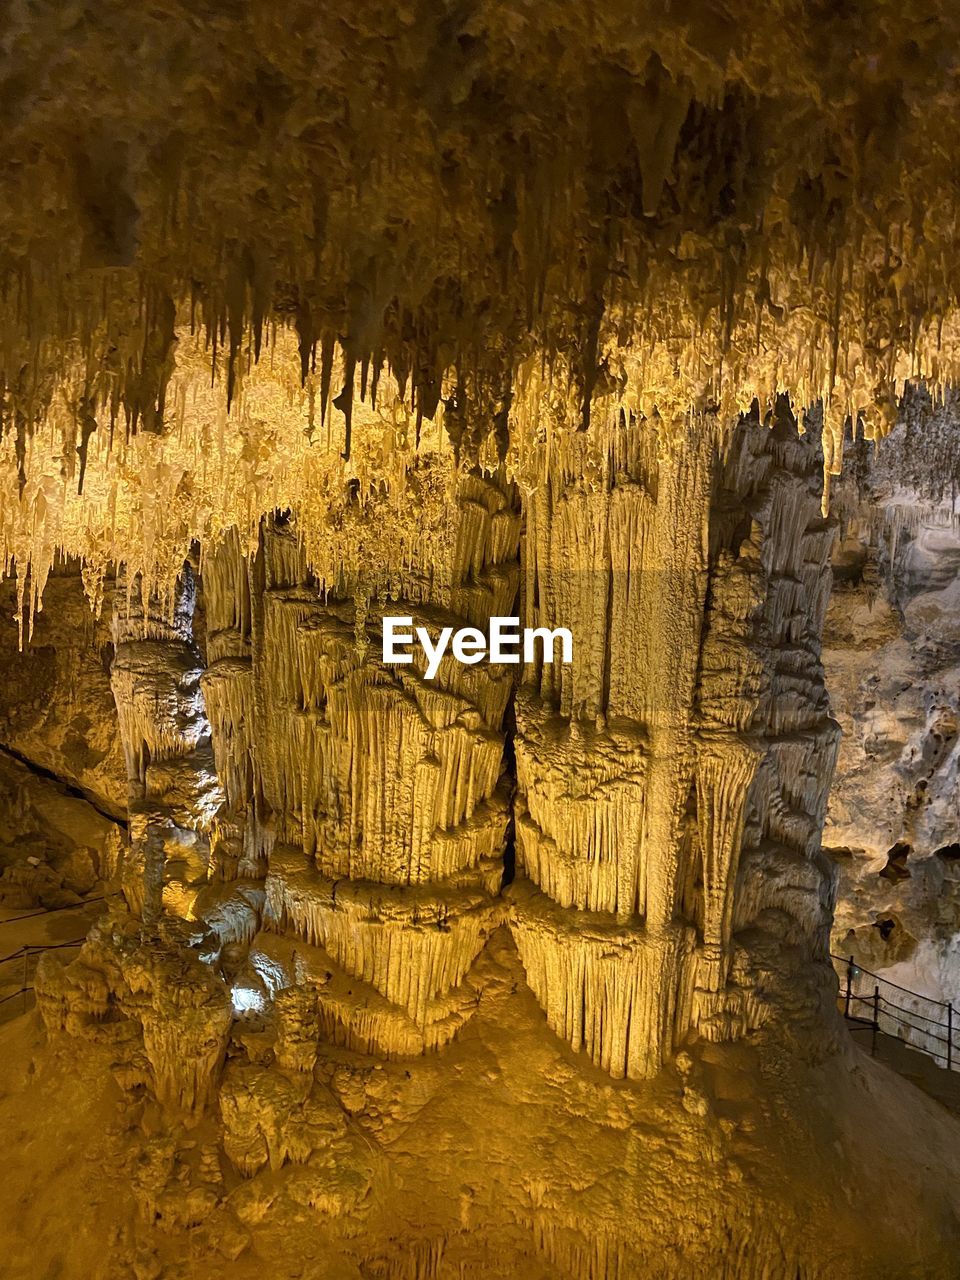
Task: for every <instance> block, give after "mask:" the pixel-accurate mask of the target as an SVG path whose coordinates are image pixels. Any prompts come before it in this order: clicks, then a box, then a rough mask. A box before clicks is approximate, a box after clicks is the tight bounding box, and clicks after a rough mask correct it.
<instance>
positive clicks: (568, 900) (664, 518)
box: [512, 406, 836, 1076]
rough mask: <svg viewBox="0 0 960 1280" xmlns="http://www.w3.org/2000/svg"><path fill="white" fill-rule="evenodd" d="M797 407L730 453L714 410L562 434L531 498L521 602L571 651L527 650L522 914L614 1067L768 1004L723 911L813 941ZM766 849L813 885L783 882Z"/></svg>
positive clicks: (520, 757) (808, 549) (551, 981)
mask: <svg viewBox="0 0 960 1280" xmlns="http://www.w3.org/2000/svg"><path fill="white" fill-rule="evenodd" d="M788 418H789V415H788V412H787V410H786V408H785V406H781V407H780V409H779V411H778V416H777V419H776V421H775V423H774V426H773V428H772V429H768V428H766V427H763V426H761V425H760V424H758V423H756V422H752V423H751V422H749V421H744V422H742V423H741V424H740V426H738V427H737V428H736V430H735V431H734V433H733V438H732V440H731V441H730V442H729V443H728V444H727V447H726V451H725V454H724V455H723V456H722V455H721V450H720V447H719V445H720V440H719V435H718V433H717V430H716V427H715V426H713V425H712V424H711V422H710V421H709V420H702V421H694V420H691V421H689V422H687V423H684V424H681V425H679V426H678V427H676V428H675V429H673V430H672V431H670V429H669V428H668V426H667V425H666V424H658V425H657V426H654V424H652V423H646V424H642V425H640V424H638V425H626V424H624V425H622V426H619V427H616V428H613V429H611V430H610V432H609V433H608V434H607V436H606V437H605V438H603V437H602V439H603V447H602V448H601V449H600V450H599V451H598V450H597V446H596V444H595V443H594V442H593V441H591V440H590V439H589V437H585V436H580V437H577V436H574V437H571V438H565V439H559V440H555V441H553V442H551V444H549V445H548V446H546V448H545V449H544V453H543V458H542V473H541V477H540V482H539V483H538V484H537V485H536V486H535V487H534V489H533V495H532V499H531V501H530V503H529V506H528V508H527V529H526V539H525V542H524V564H525V570H524V579H523V581H524V597H523V608H524V616H525V621H526V623H527V625H566V626H569V627H570V628H571V629H572V630H573V633H574V647H575V658H574V664H573V667H572V668H571V669H569V670H568V669H565V668H562V667H556V666H554V667H542V668H541V667H538V666H536V665H534V666H531V667H528V668H526V669H525V670H524V673H523V685H522V688H521V690H520V693H519V696H518V699H517V741H516V755H517V784H518V792H519V794H518V820H517V836H518V861H519V862H520V864H521V865H522V867H523V869H524V871H525V873H526V877H527V880H526V881H525V882H522V883H520V884H518V885H517V886H516V888H515V889H514V890H513V891H512V893H513V896H514V907H513V912H512V927H513V929H514V933H515V936H516V938H517V943H518V946H519V948H520V954H521V957H522V959H523V962H524V965H525V967H526V970H527V976H528V979H529V981H530V983H531V985H532V987H533V989H534V991H535V992H536V993H537V996H538V998H539V999H540V1001H541V1003H542V1004H543V1006H544V1008H545V1010H546V1013H547V1017H548V1019H549V1021H550V1023H551V1025H552V1026H553V1027H554V1029H555V1030H557V1031H558V1032H559V1033H560V1034H562V1035H564V1036H565V1037H566V1038H567V1039H568V1040H570V1042H571V1043H572V1044H573V1045H574V1046H575V1047H576V1048H584V1049H586V1050H587V1051H588V1052H589V1053H590V1054H591V1056H592V1057H593V1058H594V1060H595V1061H596V1062H598V1063H600V1064H601V1065H602V1066H604V1067H605V1068H606V1069H608V1070H609V1071H611V1072H612V1073H613V1074H614V1075H628V1076H643V1075H650V1074H653V1073H655V1072H656V1071H657V1070H658V1069H659V1067H660V1066H661V1064H662V1062H663V1060H664V1056H665V1054H666V1053H667V1052H669V1050H670V1049H671V1047H672V1046H673V1045H675V1044H676V1043H678V1042H679V1041H680V1040H682V1038H683V1036H684V1035H685V1034H686V1032H687V1030H688V1028H690V1027H692V1026H697V1027H699V1028H700V1030H701V1032H703V1033H704V1034H707V1035H708V1036H711V1037H715V1038H726V1037H729V1036H731V1035H734V1034H737V1033H738V1032H741V1031H743V1030H745V1029H746V1028H747V1026H748V1025H749V1024H750V1022H751V1020H752V1019H753V1018H754V1017H756V1016H758V1015H757V1013H756V1011H755V1010H752V1011H751V1012H750V1013H748V1012H747V1009H746V1004H745V1000H744V992H743V991H742V990H739V989H738V988H739V984H740V982H741V981H742V974H741V973H738V974H736V975H733V970H734V968H735V962H736V961H737V959H738V957H740V956H742V954H743V951H742V944H741V943H739V942H738V941H737V939H736V938H735V931H738V930H743V929H745V928H746V927H747V926H751V927H758V926H759V925H761V924H762V922H763V920H764V918H765V916H768V915H769V913H770V912H771V911H773V910H783V911H785V912H786V913H787V914H788V915H789V916H790V917H791V920H792V922H791V925H790V928H789V930H788V932H791V933H792V932H794V931H797V930H799V932H800V933H801V934H802V935H803V936H804V938H805V939H806V941H807V944H808V945H809V947H810V948H811V949H812V950H813V951H814V952H816V953H817V954H819V955H822V954H823V949H824V945H825V944H824V932H823V931H824V925H825V921H826V912H825V911H824V910H823V905H824V904H823V903H822V902H821V900H820V895H821V893H822V894H823V896H824V898H825V899H828V898H829V883H830V880H829V875H828V874H827V873H826V869H825V864H823V862H822V859H821V858H820V855H819V851H818V840H817V836H818V832H819V829H820V824H821V823H822V820H823V811H824V804H825V795H826V788H827V786H828V784H829V778H830V774H831V770H832V762H833V751H834V749H835V743H836V726H835V725H834V724H833V722H832V721H831V720H830V719H829V715H828V710H827V703H826V697H825V694H824V690H823V681H822V672H821V669H820V665H819V656H818V655H819V631H820V627H821V626H822V620H823V611H824V608H825V601H826V593H827V590H828V584H829V564H828V557H829V551H830V547H831V543H832V538H833V528H832V525H831V523H830V522H829V521H828V520H825V519H824V518H823V517H822V516H821V513H820V504H819V473H818V470H817V467H818V456H817V449H816V445H815V442H814V441H813V439H812V438H811V437H809V436H808V437H806V438H803V437H798V436H797V432H796V427H795V425H794V424H793V423H792V421H789V420H788ZM771 863H773V864H776V865H777V866H778V867H780V866H783V865H786V866H791V865H794V864H800V865H801V867H802V868H803V870H802V871H801V872H800V873H799V876H798V879H800V880H801V881H803V880H804V878H805V879H806V881H807V883H808V884H809V890H806V889H805V890H801V891H799V893H798V895H797V898H795V899H794V900H791V901H788V900H787V899H786V897H785V896H783V895H782V894H781V895H780V896H778V893H777V888H776V885H777V884H778V883H779V877H773V880H772V882H771V883H768V880H767V875H766V871H767V870H768V868H769V866H770V864H771ZM808 873H809V874H808ZM823 882H825V885H826V887H824V884H823ZM811 893H812V894H813V896H814V902H813V904H812V906H811V904H810V902H809V901H808V900H807V899H808V897H809V894H811ZM740 969H741V970H742V962H741V964H740Z"/></svg>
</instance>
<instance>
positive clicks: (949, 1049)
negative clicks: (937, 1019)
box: [947, 1004, 953, 1071]
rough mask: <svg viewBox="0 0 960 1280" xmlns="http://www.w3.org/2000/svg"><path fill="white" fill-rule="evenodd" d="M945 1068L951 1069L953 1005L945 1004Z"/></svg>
mask: <svg viewBox="0 0 960 1280" xmlns="http://www.w3.org/2000/svg"><path fill="white" fill-rule="evenodd" d="M947 1070H948V1071H952V1070H953V1005H952V1004H948V1005H947Z"/></svg>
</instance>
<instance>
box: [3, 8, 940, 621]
mask: <svg viewBox="0 0 960 1280" xmlns="http://www.w3.org/2000/svg"><path fill="white" fill-rule="evenodd" d="M958 37H960V10H957V9H955V8H954V7H953V6H950V5H943V4H942V3H939V2H937V0H906V2H905V3H899V4H896V5H893V4H889V3H885V2H884V0H872V2H867V3H833V2H829V3H828V2H826V0H823V2H821V3H797V2H790V0H772V2H771V3H767V4H764V5H762V6H761V5H757V4H756V3H753V2H750V0H727V2H726V3H719V2H717V0H714V2H712V3H707V2H706V0H686V2H685V3H680V2H676V3H670V0H661V2H660V3H655V2H653V0H644V2H642V3H637V2H636V0H605V3H603V4H600V3H596V2H595V0H585V2H584V3H580V4H576V5H574V4H568V3H559V2H550V0H545V2H541V3H537V4H529V3H524V2H522V0H460V2H454V0H443V2H438V0H422V2H420V3H417V2H416V0H411V2H409V3H403V4H392V3H391V4H385V3H383V2H382V0H379V2H378V0H352V2H351V3H350V4H349V5H343V4H339V3H332V4H328V5H324V6H318V5H317V4H316V3H314V0H309V2H307V0H285V2H284V3H283V4H277V3H275V2H274V3H266V2H265V0H252V2H250V3H222V2H220V0H199V2H197V0H194V2H192V3H190V4H181V3H176V2H174V0H155V2H154V3H151V4H144V5H130V4H128V3H127V2H126V0H98V2H97V3H86V4H84V3H82V2H81V0H78V2H77V3H66V4H65V3H63V2H62V0H45V2H43V0H41V2H40V3H27V2H26V0H12V2H11V3H9V4H8V5H7V6H6V7H5V11H4V16H3V18H2V19H0V121H2V125H3V127H2V130H0V388H2V440H0V468H2V469H3V472H4V477H5V483H4V485H3V490H2V497H0V536H2V539H3V550H4V558H5V562H6V565H7V568H8V569H11V568H14V567H15V569H16V571H17V573H18V575H19V577H20V581H21V593H22V595H23V597H24V598H26V599H27V601H28V604H29V599H30V598H31V597H32V598H33V601H34V603H36V602H38V601H39V595H40V591H41V589H42V586H43V582H44V580H45V577H46V574H47V572H48V570H49V567H50V565H51V564H52V563H53V561H54V559H55V557H56V556H57V555H58V554H59V553H61V552H66V553H69V554H71V555H75V556H79V557H80V558H81V559H82V561H83V562H84V566H85V573H86V577H87V580H88V590H89V592H90V594H91V596H92V597H93V598H94V599H96V598H97V596H98V593H99V590H100V588H99V583H100V582H101V581H102V577H103V574H104V572H105V570H106V567H107V566H108V565H109V564H110V563H112V562H115V561H116V560H118V559H124V560H126V561H127V562H128V564H129V566H130V567H132V568H134V569H136V570H137V571H139V572H142V573H144V574H145V575H146V576H147V577H148V578H150V579H151V580H152V581H154V582H156V583H162V582H165V581H168V580H169V579H170V576H171V574H172V573H175V572H176V566H177V565H178V564H182V560H183V556H184V554H185V552H186V551H187V550H188V549H189V547H190V545H191V543H192V542H194V541H195V540H199V542H200V544H201V547H202V546H204V545H207V546H212V545H213V544H215V543H216V541H217V539H218V538H219V537H220V536H221V534H222V533H223V531H224V530H226V529H228V528H230V527H233V526H236V527H237V528H239V529H240V531H241V534H242V535H243V536H244V537H249V538H251V539H252V538H253V537H254V536H255V530H256V524H257V521H258V519H259V516H260V514H262V512H264V511H268V510H271V509H273V508H276V507H281V508H282V507H286V506H290V507H294V508H296V509H297V510H298V512H300V513H301V514H302V517H303V518H302V521H301V525H302V528H303V530H304V535H303V536H304V537H305V538H306V540H307V542H308V544H309V543H310V540H311V539H313V542H314V543H315V544H316V547H315V555H314V556H313V559H314V561H315V562H316V560H317V559H318V558H319V557H320V555H321V551H320V550H319V549H318V548H319V545H320V543H322V542H324V540H327V541H329V535H330V531H331V529H334V530H335V532H336V534H337V537H338V538H339V539H340V541H341V543H344V540H346V542H349V539H350V537H351V536H352V533H351V529H352V525H351V520H352V516H351V507H352V506H356V505H357V504H358V503H359V504H360V506H361V507H363V508H364V510H366V511H367V515H369V510H368V508H369V506H370V504H373V506H374V507H375V508H376V510H377V513H378V518H377V520H376V521H375V522H373V523H374V524H375V525H376V526H377V528H378V530H379V536H380V537H381V540H383V539H388V540H389V539H390V538H391V537H392V538H393V539H394V543H393V544H392V548H391V551H390V555H391V556H396V555H401V552H400V551H399V550H398V545H399V544H398V542H397V539H398V538H400V534H399V533H398V532H397V530H396V528H395V526H397V525H398V523H402V521H401V520H400V517H399V515H398V512H400V511H401V509H405V511H406V515H407V516H408V517H409V512H410V510H411V509H413V510H417V511H419V512H420V513H421V514H420V516H419V517H418V518H419V520H420V522H421V523H422V524H424V525H425V526H429V525H430V522H431V520H434V521H437V522H440V523H442V507H443V499H444V493H447V494H448V493H449V485H450V483H451V479H450V477H451V476H452V474H453V473H454V471H455V470H456V468H457V467H458V466H460V465H462V464H463V462H464V460H467V461H470V462H473V461H476V460H480V461H489V462H493V463H496V462H497V461H498V460H504V459H506V461H507V463H508V466H509V467H510V468H511V470H512V473H513V474H514V475H515V476H516V477H517V478H519V479H520V480H521V482H522V481H523V478H524V475H525V450H526V449H527V448H528V447H529V445H530V443H531V442H535V441H537V440H538V439H542V438H543V437H544V435H545V434H549V433H550V432H552V431H567V430H569V431H577V430H589V428H590V425H591V422H592V421H595V420H603V421H611V420H618V419H619V418H620V417H621V415H623V416H624V417H626V416H629V415H634V416H636V417H638V418H639V417H647V418H654V417H655V418H657V419H659V420H660V421H661V422H662V423H663V424H664V426H663V429H662V436H663V438H664V439H665V440H669V434H670V426H669V424H670V423H671V422H676V421H677V420H679V419H682V418H683V417H684V416H685V415H688V414H690V413H696V414H708V415H713V416H715V417H717V418H718V419H719V420H720V421H721V422H722V423H729V422H732V421H734V420H735V418H736V416H737V414H738V413H739V412H743V411H746V410H748V409H749V407H750V406H751V405H752V404H753V402H754V401H757V402H758V403H759V406H760V408H761V411H766V410H768V409H770V408H771V407H772V406H773V404H774V402H775V400H776V397H777V395H778V394H779V393H782V392H786V393H788V394H789V395H790V396H791V398H792V400H793V402H794V404H795V406H797V408H798V409H803V408H806V407H810V406H814V405H819V404H821V403H822V405H823V421H824V428H825V429H824V452H825V460H826V467H827V470H828V471H829V470H836V469H837V468H838V466H839V454H840V448H841V445H842V438H843V430H844V423H845V422H846V421H848V420H849V419H850V418H854V419H856V418H858V417H859V418H860V419H862V421H863V423H864V427H865V430H866V433H867V435H868V436H873V437H880V436H882V435H884V434H885V432H886V431H887V429H888V428H889V426H890V424H891V423H892V421H893V420H894V418H895V416H896V411H897V401H898V397H899V396H900V394H901V393H902V390H903V387H904V385H905V384H906V383H907V382H908V381H910V380H916V379H924V380H925V381H926V382H927V383H928V385H929V386H930V387H931V389H933V390H934V392H935V393H936V392H937V391H939V390H941V389H942V388H944V387H945V386H947V385H948V384H949V383H951V382H952V381H953V380H954V378H955V376H956V372H957V367H958V363H960V354H958V337H960V325H958V320H957V296H958V284H960V254H958V252H957V234H956V227H957V217H958V207H960V200H958V196H960V185H958V174H960V132H958V130H957V128H956V123H955V120H956V112H957V108H958V105H960V82H958V72H960V58H958V56H957V55H958ZM425 450H430V451H432V452H433V453H435V454H437V455H438V456H441V457H442V459H443V462H442V465H441V466H440V468H439V470H436V469H435V471H434V472H431V473H430V474H429V475H427V474H421V472H422V471H423V469H422V468H419V469H418V459H419V456H420V455H421V454H423V452H424V451H425ZM445 486H446V488H445ZM354 523H356V522H355V521H354ZM366 523H367V525H368V526H369V525H370V524H371V522H370V521H369V519H368V520H367V521H366ZM367 536H368V537H369V536H370V535H369V534H368V535H367ZM379 554H380V558H383V551H382V548H381V550H380V553H379ZM320 576H321V578H322V577H323V574H322V572H321V575H320Z"/></svg>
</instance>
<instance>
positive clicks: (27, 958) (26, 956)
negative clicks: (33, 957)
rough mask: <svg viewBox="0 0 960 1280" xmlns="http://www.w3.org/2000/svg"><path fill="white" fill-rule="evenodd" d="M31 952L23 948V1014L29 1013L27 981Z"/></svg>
mask: <svg viewBox="0 0 960 1280" xmlns="http://www.w3.org/2000/svg"><path fill="white" fill-rule="evenodd" d="M29 964H30V952H29V951H28V950H27V948H26V947H24V948H23V1012H24V1013H26V1012H27V981H28V980H29V977H30V974H29Z"/></svg>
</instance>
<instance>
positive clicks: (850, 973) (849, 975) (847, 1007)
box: [843, 956, 853, 1018]
mask: <svg viewBox="0 0 960 1280" xmlns="http://www.w3.org/2000/svg"><path fill="white" fill-rule="evenodd" d="M852 985H853V956H850V958H849V959H848V960H847V992H846V996H845V997H844V1002H843V1016H844V1017H845V1018H849V1017H850V992H851V988H852Z"/></svg>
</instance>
